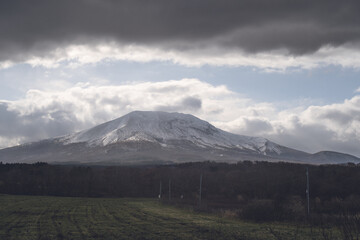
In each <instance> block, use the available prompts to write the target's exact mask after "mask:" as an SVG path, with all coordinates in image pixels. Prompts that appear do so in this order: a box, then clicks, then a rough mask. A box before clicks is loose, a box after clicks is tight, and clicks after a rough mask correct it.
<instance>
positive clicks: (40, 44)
mask: <svg viewBox="0 0 360 240" xmlns="http://www.w3.org/2000/svg"><path fill="white" fill-rule="evenodd" d="M359 12H360V2H359V1H339V0H322V1H310V0H293V1H289V0H271V1H270V0H241V1H240V0H221V1H219V0H207V1H203V0H182V1H180V0H179V1H175V0H153V1H151V0H149V1H136V0H122V1H115V0H61V1H58V0H34V1H28V0H4V1H1V3H0V34H1V38H0V60H14V61H16V60H22V59H24V58H27V57H28V56H30V55H37V56H41V55H42V54H44V53H45V52H46V51H47V50H50V49H54V48H55V47H61V46H64V45H68V44H70V43H86V44H89V43H91V42H93V41H94V42H98V41H106V40H114V41H117V42H120V43H124V44H127V43H133V44H144V45H153V46H157V47H159V46H161V47H163V48H168V49H177V50H184V49H187V50H189V49H192V48H197V49H198V48H203V47H209V46H211V47H220V48H228V49H233V48H239V49H242V50H245V51H247V52H250V53H253V52H259V51H266V50H276V49H279V48H286V49H288V50H289V51H290V53H291V54H304V53H310V52H313V51H316V50H317V49H319V48H320V47H321V46H324V45H333V46H339V45H342V44H346V43H353V42H357V41H358V40H359V39H360V14H359Z"/></svg>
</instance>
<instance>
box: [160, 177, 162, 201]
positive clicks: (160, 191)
mask: <svg viewBox="0 0 360 240" xmlns="http://www.w3.org/2000/svg"><path fill="white" fill-rule="evenodd" d="M161 188H162V182H161V181H160V192H159V199H161Z"/></svg>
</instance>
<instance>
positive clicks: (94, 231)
mask: <svg viewBox="0 0 360 240" xmlns="http://www.w3.org/2000/svg"><path fill="white" fill-rule="evenodd" d="M270 228H271V229H272V230H270ZM299 231H300V230H299V228H296V227H295V226H286V225H280V224H272V225H269V224H255V223H246V222H242V221H239V220H236V219H229V218H224V217H219V216H215V215H210V214H203V213H196V212H193V211H190V210H183V209H178V208H175V207H172V206H166V205H163V204H160V203H159V202H157V201H156V200H152V199H122V198H114V199H109V198H65V197H33V196H31V197H29V196H13V195H0V239H38V240H39V239H278V238H277V237H275V235H276V234H275V235H274V233H278V234H281V235H282V236H283V237H285V238H284V239H292V238H293V237H292V236H295V235H296V234H299V235H301V239H321V238H317V237H316V236H314V234H315V233H314V232H313V233H310V230H309V229H307V228H301V231H300V232H299ZM271 232H273V233H271ZM318 234H320V233H318ZM311 236H312V237H311Z"/></svg>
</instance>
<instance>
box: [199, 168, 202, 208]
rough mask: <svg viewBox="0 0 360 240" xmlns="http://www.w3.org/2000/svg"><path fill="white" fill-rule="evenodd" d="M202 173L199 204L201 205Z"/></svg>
mask: <svg viewBox="0 0 360 240" xmlns="http://www.w3.org/2000/svg"><path fill="white" fill-rule="evenodd" d="M201 190H202V174H201V175H200V189H199V206H201Z"/></svg>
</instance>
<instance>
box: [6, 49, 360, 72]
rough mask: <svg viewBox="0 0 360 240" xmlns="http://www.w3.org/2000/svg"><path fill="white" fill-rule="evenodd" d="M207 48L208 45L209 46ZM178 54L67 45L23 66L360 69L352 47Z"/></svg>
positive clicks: (357, 54) (358, 53)
mask: <svg viewBox="0 0 360 240" xmlns="http://www.w3.org/2000/svg"><path fill="white" fill-rule="evenodd" d="M209 46H211V45H209ZM186 49H187V48H185V49H184V50H182V51H179V50H171V49H165V48H159V47H152V46H144V45H143V46H142V45H135V44H132V45H120V44H117V43H115V42H108V43H103V44H96V45H70V46H67V47H63V48H57V49H55V50H52V51H50V52H48V53H47V54H46V55H43V56H36V55H34V56H31V57H28V58H27V59H25V60H24V61H23V62H25V63H27V64H30V65H31V66H43V67H46V68H57V67H59V66H60V65H61V64H64V65H66V66H68V67H71V68H76V67H79V66H81V65H84V64H96V63H98V62H101V61H119V60H122V61H132V62H151V61H170V62H173V63H174V64H180V65H185V66H191V67H199V66H203V65H213V66H234V67H238V66H247V67H256V68H260V69H263V70H265V71H285V70H287V69H298V68H300V69H313V68H317V67H322V66H328V65H338V66H342V67H347V68H359V67H360V50H359V49H358V48H357V47H356V46H352V45H342V46H339V47H332V46H324V47H322V48H320V49H319V50H318V51H316V52H314V53H310V54H304V55H298V56H295V55H291V54H289V52H288V51H287V50H276V51H268V52H259V53H246V52H243V51H242V50H239V49H231V50H229V49H225V48H219V47H202V48H199V49H191V50H186ZM14 64H15V63H13V62H8V61H7V62H0V69H1V68H8V67H11V66H13V65H14Z"/></svg>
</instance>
